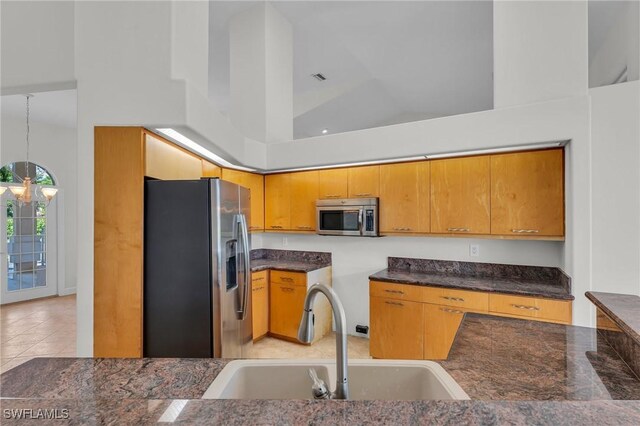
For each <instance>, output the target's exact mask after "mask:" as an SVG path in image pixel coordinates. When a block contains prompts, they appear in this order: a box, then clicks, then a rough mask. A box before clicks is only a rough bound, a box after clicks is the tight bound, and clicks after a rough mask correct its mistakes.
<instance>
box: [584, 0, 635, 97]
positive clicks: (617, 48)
mask: <svg viewBox="0 0 640 426" xmlns="http://www.w3.org/2000/svg"><path fill="white" fill-rule="evenodd" d="M616 6H619V7H621V10H620V11H619V13H618V14H617V15H616V19H615V22H614V24H613V25H611V28H610V29H609V32H608V33H607V34H606V36H605V37H604V40H603V41H602V44H601V45H600V48H599V49H598V50H597V51H595V53H594V54H593V55H592V57H590V58H589V87H599V86H604V85H607V84H612V83H613V82H614V81H615V80H616V78H618V77H619V76H620V74H621V73H622V71H623V70H624V69H625V67H626V68H627V79H628V81H635V80H638V78H640V32H639V31H640V25H639V23H640V10H639V9H640V2H638V1H627V2H620V3H617V4H616ZM595 12H596V11H594V13H595ZM590 42H591V41H590Z"/></svg>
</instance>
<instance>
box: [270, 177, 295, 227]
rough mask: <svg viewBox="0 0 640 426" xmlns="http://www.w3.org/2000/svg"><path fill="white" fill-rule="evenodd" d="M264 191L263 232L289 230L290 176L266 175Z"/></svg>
mask: <svg viewBox="0 0 640 426" xmlns="http://www.w3.org/2000/svg"><path fill="white" fill-rule="evenodd" d="M264 190H265V203H264V204H265V215H264V216H265V230H272V231H273V230H281V229H291V205H290V200H291V174H290V173H278V174H274V175H267V176H266V177H265V179H264Z"/></svg>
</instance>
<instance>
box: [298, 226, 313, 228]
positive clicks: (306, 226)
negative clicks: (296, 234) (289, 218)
mask: <svg viewBox="0 0 640 426" xmlns="http://www.w3.org/2000/svg"><path fill="white" fill-rule="evenodd" d="M296 228H298V229H312V228H311V227H310V226H297V227H296Z"/></svg>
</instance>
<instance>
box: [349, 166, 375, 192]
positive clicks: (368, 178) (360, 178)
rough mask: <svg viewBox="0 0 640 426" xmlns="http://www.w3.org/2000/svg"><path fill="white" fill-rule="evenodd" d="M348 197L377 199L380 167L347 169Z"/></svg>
mask: <svg viewBox="0 0 640 426" xmlns="http://www.w3.org/2000/svg"><path fill="white" fill-rule="evenodd" d="M348 175H349V187H348V189H349V197H352V198H358V197H377V196H378V194H379V192H380V189H379V186H380V166H364V167H352V168H349V169H348Z"/></svg>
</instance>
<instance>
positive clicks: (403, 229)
mask: <svg viewBox="0 0 640 426" xmlns="http://www.w3.org/2000/svg"><path fill="white" fill-rule="evenodd" d="M393 230H394V231H411V228H393Z"/></svg>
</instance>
